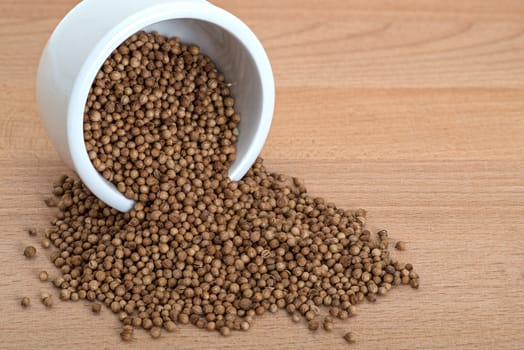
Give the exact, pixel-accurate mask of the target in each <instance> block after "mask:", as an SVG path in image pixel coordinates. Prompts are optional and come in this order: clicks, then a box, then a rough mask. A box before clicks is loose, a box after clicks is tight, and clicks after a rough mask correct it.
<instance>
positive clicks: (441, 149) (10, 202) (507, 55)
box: [0, 0, 524, 350]
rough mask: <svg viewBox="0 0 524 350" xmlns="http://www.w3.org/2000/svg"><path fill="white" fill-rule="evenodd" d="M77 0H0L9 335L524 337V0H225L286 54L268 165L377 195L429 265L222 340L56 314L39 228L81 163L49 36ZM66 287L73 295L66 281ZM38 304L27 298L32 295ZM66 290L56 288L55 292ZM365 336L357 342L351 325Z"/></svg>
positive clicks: (472, 340)
mask: <svg viewBox="0 0 524 350" xmlns="http://www.w3.org/2000/svg"><path fill="white" fill-rule="evenodd" d="M75 3H76V1H74V0H46V1H43V0H40V1H35V0H0V48H1V52H0V179H1V181H0V348H1V349H145V348H147V349H246V350H247V349H346V348H352V349H416V348H417V349H475V350H478V349H522V348H524V2H523V1H522V0H482V1H480V0H433V1H430V0H395V1H390V0H374V1H369V0H322V1H321V0H249V1H245V0H217V1H216V3H217V4H218V5H220V6H222V7H224V8H226V9H227V10H229V11H231V12H233V13H235V14H236V15H238V16H239V17H240V18H242V19H243V20H244V21H246V22H247V23H248V24H249V25H250V26H251V27H252V29H253V30H254V31H255V32H256V33H257V34H258V36H259V37H260V39H261V41H262V42H263V44H264V45H265V47H266V48H267V51H268V53H269V56H270V58H271V62H272V64H273V68H274V72H275V78H276V86H277V107H276V112H275V118H274V124H273V126H272V129H271V134H270V137H269V139H268V141H267V144H266V146H265V148H264V151H263V156H264V158H265V159H266V163H267V165H268V167H269V168H270V169H272V170H275V171H280V172H284V173H286V174H294V175H297V176H301V177H303V178H304V179H305V180H306V183H307V184H308V188H309V190H310V192H312V193H314V194H318V195H322V196H325V197H327V198H328V199H330V200H331V201H333V202H335V203H337V204H339V205H340V206H342V207H346V208H356V207H363V208H366V209H368V212H369V222H370V223H371V225H372V227H374V228H386V229H388V230H389V232H390V236H391V237H393V238H394V239H401V240H404V241H406V242H407V246H408V249H407V251H405V252H393V254H394V255H395V256H397V257H398V258H399V259H401V260H403V261H406V262H411V263H413V265H414V266H415V268H416V270H417V271H418V273H419V274H420V276H421V282H420V283H421V284H420V285H421V286H420V289H419V290H412V289H411V288H409V287H400V288H396V289H394V290H393V291H392V292H391V293H389V294H388V295H387V296H385V297H383V298H379V300H378V301H377V302H376V303H375V304H370V303H364V304H362V305H360V306H359V307H358V311H359V314H358V316H356V317H355V318H352V319H350V320H347V321H345V322H340V321H339V322H336V324H335V329H334V330H333V332H331V333H326V332H317V333H311V332H309V331H308V330H307V329H306V328H305V326H304V325H303V324H300V325H296V324H293V323H292V322H291V321H290V319H289V318H288V317H287V315H285V314H284V312H279V313H277V314H274V315H269V314H268V315H265V316H264V317H262V318H260V319H257V320H256V321H255V323H254V324H253V328H252V329H251V330H250V331H249V332H246V333H234V334H233V335H232V336H230V337H228V338H223V337H220V336H218V335H216V334H215V333H209V332H206V331H201V330H197V329H195V328H193V327H191V326H187V327H181V329H180V331H178V332H177V333H175V334H168V335H166V336H164V337H163V338H161V339H160V340H152V339H151V338H150V337H149V336H148V335H147V334H145V333H144V332H138V333H137V335H136V340H135V341H134V342H133V343H131V344H124V343H121V341H120V338H119V337H118V330H119V323H118V322H117V320H116V318H115V317H114V316H113V315H112V314H110V312H109V311H108V310H103V312H102V314H101V315H100V316H93V315H92V314H91V312H90V310H89V309H88V307H87V305H86V304H85V303H83V302H78V303H60V302H56V306H55V307H53V308H52V309H51V310H46V309H45V308H44V306H43V305H42V304H41V303H40V302H39V300H38V295H39V293H40V292H41V291H49V290H51V288H50V287H49V286H47V285H45V284H43V283H41V282H39V281H38V279H37V273H38V272H39V271H40V270H41V269H47V270H48V271H50V272H51V275H54V274H55V273H56V271H55V270H53V267H52V266H51V264H50V262H49V261H48V259H47V257H46V256H45V253H44V252H43V250H41V249H39V251H38V257H37V259H35V260H33V261H28V260H26V259H25V258H24V257H23V255H22V251H23V248H24V247H25V246H26V245H28V244H30V243H33V244H36V243H37V242H36V241H35V240H34V239H33V238H31V237H29V236H28V234H27V233H26V232H25V229H26V228H28V227H33V226H34V227H37V228H39V229H42V228H44V227H45V225H46V223H47V222H48V221H49V219H50V217H51V215H52V210H51V209H48V208H46V207H45V205H44V204H43V202H42V200H43V199H44V198H45V197H46V196H47V195H48V193H49V191H50V184H51V182H52V181H53V179H55V178H56V176H57V175H58V174H61V173H63V172H66V171H67V169H66V168H65V166H64V165H63V163H62V162H61V161H60V160H59V158H58V156H57V154H56V153H55V151H54V150H53V148H52V147H51V145H50V143H49V141H48V140H47V138H46V135H45V133H44V130H43V129H42V127H41V125H40V122H39V117H38V111H37V107H36V102H35V92H34V90H35V89H34V82H35V75H36V68H37V62H38V58H39V55H40V53H41V50H42V48H43V46H44V44H45V42H46V40H47V38H48V37H49V35H50V33H51V31H52V30H53V28H54V27H55V26H56V24H57V23H58V22H59V20H60V18H61V17H62V16H63V15H65V14H66V13H67V11H68V10H69V9H70V8H71V7H73V6H74V4H75ZM53 292H55V293H56V291H53ZM26 295H27V296H29V297H31V299H32V301H33V305H32V306H31V308H30V309H28V310H22V308H21V307H20V305H19V299H20V298H21V297H22V296H26ZM55 299H57V298H55ZM348 330H351V331H353V332H354V333H355V335H356V336H357V338H358V341H357V343H356V344H354V345H352V346H349V345H347V344H346V343H345V342H344V341H343V340H342V335H343V334H344V333H345V332H346V331H348Z"/></svg>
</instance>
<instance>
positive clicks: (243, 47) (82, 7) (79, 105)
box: [36, 0, 275, 212]
mask: <svg viewBox="0 0 524 350" xmlns="http://www.w3.org/2000/svg"><path fill="white" fill-rule="evenodd" d="M142 30H143V31H146V32H152V31H156V32H158V33H160V34H163V35H166V36H170V37H173V36H176V37H179V38H180V39H181V40H182V42H185V43H188V44H196V45H198V46H200V48H201V51H202V53H203V54H205V55H207V56H209V57H210V58H211V59H212V60H213V61H214V62H215V63H216V65H217V67H218V69H219V70H220V71H221V72H222V73H223V74H224V75H225V77H226V79H227V80H228V81H230V82H233V86H232V88H231V90H232V95H233V96H234V97H235V101H236V102H235V110H236V111H237V112H238V113H239V114H240V116H241V121H240V123H239V126H238V129H239V135H238V142H237V144H236V148H237V151H236V160H235V161H234V162H233V163H232V164H231V167H230V169H229V177H230V178H231V180H233V181H237V180H240V179H241V178H242V177H243V176H244V175H245V174H246V172H247V171H248V170H249V168H250V167H251V165H252V164H253V163H254V162H255V160H256V158H257V157H258V155H259V154H260V152H261V150H262V147H263V145H264V143H265V140H266V138H267V135H268V133H269V128H270V126H271V120H272V117H273V110H274V104H275V87H274V80H273V73H272V70H271V65H270V62H269V59H268V57H267V54H266V52H265V50H264V48H263V46H262V44H261V43H260V41H259V40H258V39H257V37H256V36H255V34H254V33H253V32H252V31H251V30H250V29H249V28H248V26H247V25H246V24H244V23H243V22H242V21H241V20H240V19H238V18H237V17H235V16H234V15H232V14H231V13H229V12H227V11H225V10H223V9H221V8H218V7H216V6H214V5H212V4H210V3H209V2H207V1H204V0H111V1H106V0H84V1H82V2H81V3H79V4H78V5H77V6H76V7H75V8H73V9H72V10H71V11H70V12H69V13H68V14H67V15H66V16H65V17H64V18H63V19H62V21H61V22H60V23H59V24H58V26H57V27H56V29H55V30H54V32H53V33H52V35H51V37H50V38H49V40H48V42H47V44H46V46H45V48H44V51H43V53H42V57H41V59H40V65H39V68H38V76H37V82H36V86H37V100H38V108H39V112H40V116H41V119H42V122H43V125H44V127H45V129H46V130H47V133H48V135H49V137H50V139H51V141H52V143H53V145H54V146H55V148H56V149H57V151H58V153H59V155H60V157H61V158H62V159H63V160H64V162H65V163H66V164H67V165H68V166H69V167H71V168H72V169H73V170H75V171H76V173H77V174H78V176H79V177H80V178H81V179H82V181H83V182H84V183H85V185H86V186H87V187H88V188H89V190H90V191H91V192H92V193H93V194H94V195H95V196H97V197H98V198H99V199H100V200H102V201H103V202H104V203H106V204H107V205H109V206H111V207H113V208H115V209H117V210H119V211H122V212H127V211H129V210H130V209H131V208H132V207H133V205H134V201H133V200H130V199H128V198H126V197H125V196H124V195H123V194H122V193H120V192H119V191H118V190H117V189H116V187H115V186H114V185H113V184H112V183H111V182H109V181H107V180H106V179H105V178H104V177H103V176H102V175H101V174H99V173H98V171H97V170H96V169H95V167H94V166H93V164H92V163H91V161H90V159H89V156H88V153H87V150H86V146H85V143H84V133H83V119H84V110H85V104H86V101H87V97H88V94H89V90H90V88H91V85H92V83H93V81H94V79H95V77H96V74H97V72H98V71H99V69H100V68H101V67H102V65H103V63H104V61H105V60H106V59H107V58H108V57H109V56H110V55H111V53H112V52H113V50H115V49H116V48H117V47H118V46H119V45H120V44H121V43H123V42H124V41H125V40H126V39H127V38H128V37H130V36H131V35H133V34H134V33H136V32H138V31H142Z"/></svg>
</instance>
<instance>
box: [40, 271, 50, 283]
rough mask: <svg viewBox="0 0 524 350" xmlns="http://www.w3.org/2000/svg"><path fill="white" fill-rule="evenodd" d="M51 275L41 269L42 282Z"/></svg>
mask: <svg viewBox="0 0 524 350" xmlns="http://www.w3.org/2000/svg"><path fill="white" fill-rule="evenodd" d="M48 277H49V275H48V274H47V271H40V273H39V274H38V279H39V280H40V281H42V282H45V281H47V279H48Z"/></svg>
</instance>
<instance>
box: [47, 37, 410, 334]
mask: <svg viewBox="0 0 524 350" xmlns="http://www.w3.org/2000/svg"><path fill="white" fill-rule="evenodd" d="M230 93H231V91H230V84H228V83H227V81H226V79H225V77H224V75H223V74H221V73H220V72H218V71H217V68H216V67H215V65H214V64H213V62H212V61H211V59H210V58H209V57H206V56H205V55H203V54H201V53H200V50H199V48H198V47H197V46H194V45H193V46H191V45H185V44H183V43H181V42H180V40H179V39H177V38H167V37H164V36H161V35H159V34H156V33H143V32H141V33H138V34H136V35H133V36H132V37H130V38H129V39H128V40H127V41H126V42H124V43H123V44H122V45H120V47H119V48H118V49H116V50H115V51H114V52H113V53H112V55H111V56H110V57H109V58H108V59H107V60H106V62H105V63H104V65H103V67H102V68H101V70H100V71H99V73H98V74H97V76H96V79H95V81H94V83H93V85H92V88H91V91H90V94H89V97H88V100H87V104H86V110H85V117H84V138H85V144H86V148H87V151H88V154H89V157H90V159H91V161H92V162H93V164H94V166H95V167H96V169H97V170H98V171H99V172H100V173H101V174H102V175H103V176H104V177H105V178H106V179H107V180H109V181H111V182H113V183H114V184H115V186H116V187H117V188H118V190H119V191H121V192H122V193H124V194H125V195H126V196H127V197H128V198H131V199H134V200H135V201H136V205H135V206H134V208H133V209H132V210H131V211H130V212H129V213H121V212H118V211H117V210H115V209H112V208H110V207H108V206H106V205H105V204H104V203H103V202H101V201H100V200H98V199H97V198H96V197H95V196H93V195H92V194H91V193H90V192H89V190H88V189H87V188H86V187H85V186H84V185H83V184H82V183H81V182H80V180H78V179H76V178H73V177H68V176H63V177H61V178H60V179H59V180H58V181H57V182H56V183H55V185H54V188H53V194H54V195H55V196H56V198H57V199H58V200H57V203H56V205H57V207H58V212H57V214H56V216H55V217H54V218H53V219H52V221H51V226H50V227H48V228H47V229H46V230H45V236H46V237H45V239H48V240H49V241H50V243H51V245H52V246H54V247H55V248H56V249H55V250H54V252H53V253H52V254H51V260H52V261H53V263H54V264H55V266H56V267H57V268H58V269H60V271H61V275H60V277H58V278H56V279H54V280H53V283H54V285H55V286H56V287H57V288H60V290H61V292H60V298H61V299H62V300H73V301H76V300H88V301H91V302H93V303H94V304H93V311H94V312H96V313H98V312H100V311H101V309H102V308H101V307H100V305H102V306H103V305H105V306H106V308H107V309H109V310H111V311H112V312H114V313H115V314H117V315H118V318H119V319H120V321H121V322H122V326H123V328H122V332H121V337H122V339H123V340H126V341H128V340H132V339H133V332H134V330H135V329H137V328H143V329H145V330H147V331H149V332H150V334H151V336H152V337H154V338H157V337H159V336H160V335H161V333H162V331H167V332H171V331H174V330H176V328H177V324H189V323H190V324H193V325H194V326H196V327H198V328H202V329H207V330H216V331H218V332H220V333H221V334H222V335H225V336H226V335H229V334H230V333H231V332H232V331H246V330H248V329H249V328H250V327H251V324H252V322H253V320H254V318H255V317H256V316H257V315H262V314H264V313H266V312H270V313H275V312H277V311H278V310H280V309H284V310H286V312H287V313H289V314H290V315H291V317H292V319H293V320H294V321H300V320H301V319H304V320H305V321H306V322H307V324H308V327H309V329H311V330H312V331H315V330H317V329H321V328H322V329H324V330H326V331H331V330H332V329H333V320H334V319H341V320H344V319H347V318H349V317H351V316H353V315H355V313H356V304H358V303H360V302H362V301H364V300H368V301H371V302H373V301H375V300H376V299H377V297H378V296H381V295H385V294H386V293H387V292H388V291H389V290H390V289H391V288H392V287H393V286H398V285H401V284H405V285H411V287H413V288H418V283H419V277H418V275H417V274H416V272H415V271H414V270H413V267H412V266H411V264H402V263H400V262H398V261H396V260H395V259H393V258H392V257H390V251H389V249H388V248H389V242H388V234H387V232H386V231H380V232H378V233H376V234H372V233H371V232H370V231H369V230H367V229H366V212H365V211H364V210H362V209H359V210H356V211H349V210H343V209H340V208H338V207H337V206H336V205H334V204H333V203H329V202H327V201H325V200H324V199H322V198H319V197H315V196H312V195H310V194H308V193H307V189H306V187H305V185H304V183H303V182H302V181H301V180H299V179H297V178H290V177H287V176H284V175H279V174H274V173H271V172H269V171H268V170H267V169H266V168H265V167H264V165H263V161H262V159H258V160H257V161H256V163H255V164H254V165H253V166H252V168H251V169H250V170H249V172H248V173H247V175H246V176H245V177H244V178H243V179H242V180H241V181H238V182H232V181H231V180H230V179H229V178H228V174H227V171H228V169H229V165H230V164H231V162H232V161H233V160H234V159H235V142H236V140H237V135H238V129H237V125H238V123H239V122H240V120H241V119H240V115H239V114H238V113H236V112H235V109H234V106H235V100H234V98H233V97H232V96H231V95H230ZM48 202H49V203H54V201H48ZM95 305H96V306H95ZM322 308H325V309H326V310H327V311H328V312H329V315H328V316H321V314H322V312H321V309H322ZM95 310H96V311H95ZM344 338H345V339H346V340H347V341H348V342H353V341H354V336H353V334H352V333H347V334H346V336H345V337H344Z"/></svg>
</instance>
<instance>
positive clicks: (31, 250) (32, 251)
mask: <svg viewBox="0 0 524 350" xmlns="http://www.w3.org/2000/svg"><path fill="white" fill-rule="evenodd" d="M24 255H25V256H26V258H33V257H34V256H35V255H36V248H35V247H33V246H27V247H25V249H24Z"/></svg>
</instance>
